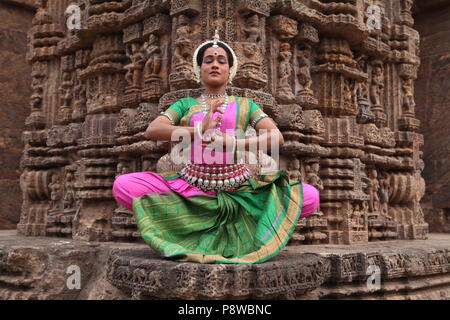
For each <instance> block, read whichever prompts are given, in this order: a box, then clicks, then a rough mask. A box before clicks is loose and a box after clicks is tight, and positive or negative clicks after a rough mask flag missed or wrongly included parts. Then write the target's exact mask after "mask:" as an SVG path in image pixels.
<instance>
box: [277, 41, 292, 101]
mask: <svg viewBox="0 0 450 320" xmlns="http://www.w3.org/2000/svg"><path fill="white" fill-rule="evenodd" d="M278 59H279V62H280V64H279V69H278V86H277V99H278V101H280V102H282V103H291V102H293V101H294V100H295V97H294V94H293V93H292V88H291V85H290V83H289V80H290V78H291V75H292V65H291V59H292V52H291V45H290V44H289V43H288V42H284V43H282V44H281V45H280V51H279V54H278Z"/></svg>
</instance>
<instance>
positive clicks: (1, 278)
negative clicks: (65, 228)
mask: <svg viewBox="0 0 450 320" xmlns="http://www.w3.org/2000/svg"><path fill="white" fill-rule="evenodd" d="M369 265H375V266H377V267H378V268H379V269H377V267H375V269H372V270H379V271H380V280H381V282H380V286H379V287H377V286H376V281H369V282H370V283H371V284H375V287H374V286H368V284H367V283H368V279H369V277H370V278H371V279H376V276H377V273H376V272H375V274H373V275H372V276H371V274H372V273H371V272H369V274H368V272H367V271H368V267H369ZM372 268H374V267H372ZM74 270H75V271H74ZM76 270H79V276H80V280H81V282H80V286H79V288H78V287H77V285H76V282H73V281H74V279H76V276H77V275H78V273H77V272H78V271H76ZM369 271H370V268H369ZM369 280H370V279H369ZM68 283H69V286H68ZM249 298H252V299H449V298H450V234H430V236H429V239H428V240H416V241H405V240H404V241H384V242H378V243H369V244H361V245H352V246H346V245H320V246H319V245H317V246H314V245H310V246H291V247H287V248H285V249H284V250H283V251H282V252H281V253H280V254H279V255H278V256H277V257H275V258H273V259H271V260H270V261H268V262H266V263H263V264H257V265H256V264H253V265H231V264H230V265H224V264H221V265H201V264H196V263H177V262H174V261H170V260H166V259H162V258H159V256H158V255H157V254H155V253H154V252H153V251H152V250H151V249H149V248H148V247H147V246H146V245H145V244H132V243H112V242H102V243H100V242H81V241H76V240H71V239H61V238H44V237H23V236H18V235H17V234H16V231H0V299H249Z"/></svg>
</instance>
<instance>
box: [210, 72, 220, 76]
mask: <svg viewBox="0 0 450 320" xmlns="http://www.w3.org/2000/svg"><path fill="white" fill-rule="evenodd" d="M210 75H220V73H219V72H217V71H213V72H211V73H210Z"/></svg>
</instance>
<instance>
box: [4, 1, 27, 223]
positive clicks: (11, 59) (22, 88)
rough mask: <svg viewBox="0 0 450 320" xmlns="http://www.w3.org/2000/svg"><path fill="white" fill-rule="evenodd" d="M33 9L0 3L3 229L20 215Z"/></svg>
mask: <svg viewBox="0 0 450 320" xmlns="http://www.w3.org/2000/svg"><path fill="white" fill-rule="evenodd" d="M33 12H34V9H33V7H32V3H31V1H6V2H5V1H2V2H1V3H0V67H1V68H0V101H1V105H0V203H1V205H0V229H14V228H15V227H16V224H17V223H18V222H19V218H20V208H21V204H22V195H21V192H20V185H19V177H20V172H19V162H20V157H21V155H22V152H23V143H22V132H23V130H24V122H25V118H26V116H27V115H28V113H29V106H28V101H29V99H30V96H31V90H30V84H31V76H30V73H31V67H30V65H29V64H28V63H27V62H26V57H25V56H26V53H27V31H28V29H29V28H30V27H31V20H32V18H33Z"/></svg>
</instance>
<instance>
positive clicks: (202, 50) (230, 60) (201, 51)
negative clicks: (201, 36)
mask: <svg viewBox="0 0 450 320" xmlns="http://www.w3.org/2000/svg"><path fill="white" fill-rule="evenodd" d="M213 45H214V43H212V42H210V43H207V44H205V45H204V46H203V47H201V48H200V49H199V50H198V54H197V64H198V65H199V66H201V65H202V62H203V56H204V55H205V51H206V49H208V48H211V47H212V46H213ZM217 45H218V46H219V47H221V48H222V49H224V50H225V52H226V53H227V56H228V65H229V66H230V68H231V67H232V66H233V63H234V60H233V54H232V53H231V50H230V49H228V47H227V46H226V45H224V44H223V43H222V42H220V41H219V42H217Z"/></svg>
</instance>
